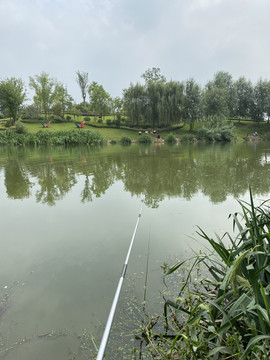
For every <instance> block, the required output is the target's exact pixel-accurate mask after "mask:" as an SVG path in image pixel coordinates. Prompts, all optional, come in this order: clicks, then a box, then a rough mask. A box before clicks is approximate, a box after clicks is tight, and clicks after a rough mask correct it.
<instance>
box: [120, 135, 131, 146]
mask: <svg viewBox="0 0 270 360" xmlns="http://www.w3.org/2000/svg"><path fill="white" fill-rule="evenodd" d="M131 142H132V141H131V139H130V138H129V137H128V136H122V137H121V139H120V144H122V145H130V144H131Z"/></svg>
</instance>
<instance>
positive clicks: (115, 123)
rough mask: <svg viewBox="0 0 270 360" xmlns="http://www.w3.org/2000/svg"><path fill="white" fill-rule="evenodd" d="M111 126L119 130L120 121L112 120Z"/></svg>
mask: <svg viewBox="0 0 270 360" xmlns="http://www.w3.org/2000/svg"><path fill="white" fill-rule="evenodd" d="M112 124H113V125H115V126H116V127H117V128H119V127H120V124H121V120H119V119H116V120H113V121H112Z"/></svg>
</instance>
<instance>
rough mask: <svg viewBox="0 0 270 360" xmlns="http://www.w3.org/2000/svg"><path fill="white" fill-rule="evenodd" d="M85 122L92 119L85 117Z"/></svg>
mask: <svg viewBox="0 0 270 360" xmlns="http://www.w3.org/2000/svg"><path fill="white" fill-rule="evenodd" d="M83 120H84V121H90V120H91V119H90V117H89V116H85V117H84V118H83Z"/></svg>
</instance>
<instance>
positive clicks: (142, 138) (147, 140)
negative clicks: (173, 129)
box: [138, 134, 152, 144]
mask: <svg viewBox="0 0 270 360" xmlns="http://www.w3.org/2000/svg"><path fill="white" fill-rule="evenodd" d="M138 142H139V143H140V144H151V143H152V139H151V136H150V135H146V134H144V135H141V136H140V137H139V139H138Z"/></svg>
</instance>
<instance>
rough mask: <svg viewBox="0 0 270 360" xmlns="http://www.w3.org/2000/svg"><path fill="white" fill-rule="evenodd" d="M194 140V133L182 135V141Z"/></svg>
mask: <svg viewBox="0 0 270 360" xmlns="http://www.w3.org/2000/svg"><path fill="white" fill-rule="evenodd" d="M193 141H194V135H192V134H185V135H183V136H182V137H181V142H182V143H188V142H193Z"/></svg>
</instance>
